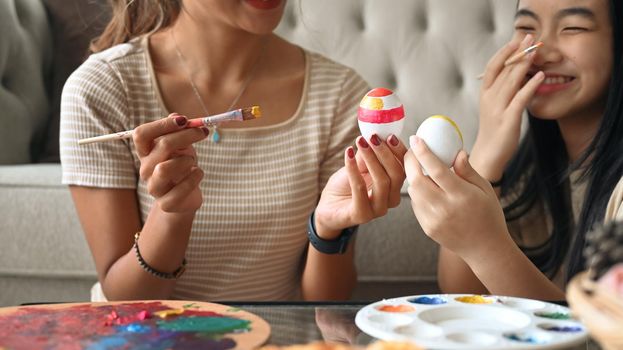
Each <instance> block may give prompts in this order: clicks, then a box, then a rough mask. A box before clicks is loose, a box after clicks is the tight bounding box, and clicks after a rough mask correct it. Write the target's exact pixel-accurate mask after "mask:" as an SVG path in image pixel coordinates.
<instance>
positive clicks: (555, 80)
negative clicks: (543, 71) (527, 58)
mask: <svg viewBox="0 0 623 350" xmlns="http://www.w3.org/2000/svg"><path fill="white" fill-rule="evenodd" d="M535 74H536V73H530V74H528V75H526V82H528V80H530V79H532V77H533V76H534V75H535ZM574 80H575V77H571V76H562V75H557V76H545V79H544V80H543V82H542V83H541V85H565V84H568V83H570V82H572V81H574Z"/></svg>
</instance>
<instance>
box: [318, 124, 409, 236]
mask: <svg viewBox="0 0 623 350" xmlns="http://www.w3.org/2000/svg"><path fill="white" fill-rule="evenodd" d="M356 143H357V148H358V151H357V153H356V154H355V151H354V149H353V148H352V147H349V148H348V149H347V150H346V152H345V154H344V163H345V166H344V167H343V168H341V169H340V170H338V171H337V172H336V173H335V174H333V175H332V176H331V178H330V179H329V181H328V182H327V185H326V186H325V188H324V190H323V191H322V194H321V196H320V201H319V203H318V206H317V207H316V214H315V220H316V222H315V225H316V229H317V231H318V235H319V236H320V237H321V238H323V239H326V240H332V239H335V238H337V237H338V236H339V234H340V232H341V231H342V230H343V229H345V228H347V227H350V226H355V225H360V224H363V223H366V222H368V221H370V220H372V219H375V218H377V217H380V216H383V215H385V214H386V213H387V211H388V209H389V208H394V207H396V206H398V204H400V189H401V187H402V184H403V183H404V180H405V172H404V167H403V159H404V154H405V153H406V152H407V148H406V147H405V146H404V144H403V143H402V142H400V140H399V139H398V138H397V137H396V136H394V135H391V136H390V137H388V138H387V143H386V142H383V141H381V139H380V138H379V137H378V136H377V135H372V137H371V138H370V143H368V142H366V140H365V139H364V138H363V137H361V136H359V137H358V138H357V141H356Z"/></svg>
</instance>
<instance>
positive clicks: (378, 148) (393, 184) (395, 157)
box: [370, 134, 406, 208]
mask: <svg viewBox="0 0 623 350" xmlns="http://www.w3.org/2000/svg"><path fill="white" fill-rule="evenodd" d="M392 136H393V135H392ZM394 138H396V137H395V136H394ZM396 140H398V139H397V138H396ZM389 141H393V142H396V141H395V140H393V139H392V138H391V137H390V138H388V142H389ZM370 145H371V146H372V151H374V154H376V157H377V159H378V160H379V161H380V163H381V165H382V166H383V169H384V170H385V173H386V174H387V176H388V177H389V181H390V182H389V193H388V195H389V196H388V200H387V206H388V207H389V208H395V207H397V206H398V204H400V189H401V188H402V184H403V183H404V181H405V171H404V167H403V165H402V162H403V160H404V152H406V147H404V145H403V146H402V147H401V146H400V145H401V144H400V141H399V140H398V144H397V145H396V146H392V147H390V146H389V144H388V143H385V142H383V141H381V139H380V138H379V137H378V135H376V134H374V135H372V137H371V138H370ZM402 149H404V152H402ZM394 151H395V153H394Z"/></svg>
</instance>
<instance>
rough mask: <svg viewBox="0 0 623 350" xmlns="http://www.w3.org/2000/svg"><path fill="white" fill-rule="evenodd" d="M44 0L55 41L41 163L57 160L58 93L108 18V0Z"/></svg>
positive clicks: (86, 53) (82, 59)
mask: <svg viewBox="0 0 623 350" xmlns="http://www.w3.org/2000/svg"><path fill="white" fill-rule="evenodd" d="M41 1H42V2H43V3H45V6H46V9H47V12H48V17H49V20H50V24H51V26H52V35H53V40H54V58H53V63H52V72H51V74H52V77H51V87H50V90H51V95H50V96H51V104H50V108H51V113H50V118H49V121H48V127H47V130H46V135H45V145H44V149H43V153H42V154H41V155H39V157H38V159H37V160H38V161H40V162H58V161H59V160H60V159H59V149H58V134H59V123H60V108H61V92H62V90H63V85H65V81H66V80H67V78H68V77H69V75H70V74H71V73H72V72H73V71H74V70H75V69H76V68H78V66H79V65H80V64H81V63H82V62H83V61H84V60H85V59H86V57H87V56H88V48H89V43H90V42H91V40H92V39H93V38H95V37H96V36H98V35H99V34H100V33H101V32H102V31H103V30H104V27H105V26H106V24H107V23H108V20H109V19H110V15H111V10H110V5H109V4H108V1H107V0H89V1H84V0H41Z"/></svg>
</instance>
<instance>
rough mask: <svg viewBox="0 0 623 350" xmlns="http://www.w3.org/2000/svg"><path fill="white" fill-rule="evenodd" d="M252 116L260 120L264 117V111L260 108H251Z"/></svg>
mask: <svg viewBox="0 0 623 350" xmlns="http://www.w3.org/2000/svg"><path fill="white" fill-rule="evenodd" d="M251 114H253V116H254V117H256V118H259V117H261V116H262V110H261V109H260V106H253V107H251Z"/></svg>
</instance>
